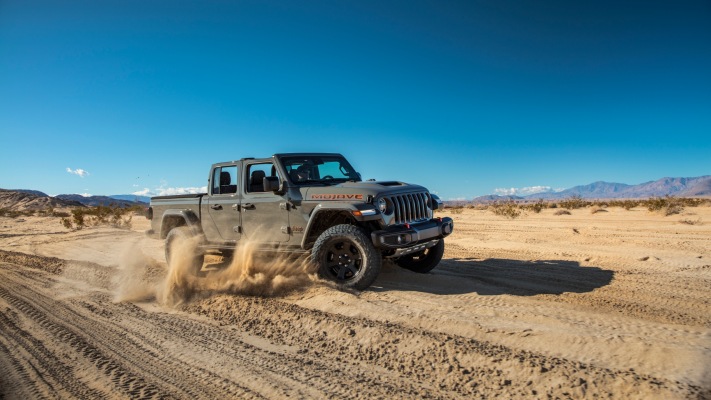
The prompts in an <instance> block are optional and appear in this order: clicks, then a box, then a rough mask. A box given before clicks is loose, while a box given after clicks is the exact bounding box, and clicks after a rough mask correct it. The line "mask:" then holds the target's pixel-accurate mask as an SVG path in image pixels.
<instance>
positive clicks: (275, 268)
mask: <svg viewBox="0 0 711 400" xmlns="http://www.w3.org/2000/svg"><path fill="white" fill-rule="evenodd" d="M261 243H264V241H262V240H256V239H254V238H252V239H250V240H241V241H240V242H239V244H238V245H237V247H236V248H235V250H234V256H233V257H232V258H231V259H223V261H222V262H221V263H210V262H209V261H210V260H211V259H219V258H218V257H216V256H207V257H206V261H208V262H207V263H206V264H204V265H203V269H202V271H200V272H199V273H198V274H197V275H195V274H194V272H192V271H191V258H192V256H193V255H194V254H195V253H196V251H198V246H199V244H200V243H199V238H177V239H176V241H175V243H174V249H173V254H172V256H171V260H170V262H169V263H168V266H167V269H164V268H161V267H160V266H159V264H158V263H157V262H156V261H155V260H153V259H151V258H150V257H148V256H146V255H145V254H144V253H143V252H142V251H141V250H140V248H137V246H133V248H131V249H129V250H127V251H125V252H124V253H123V254H122V255H121V257H120V260H119V268H118V273H117V274H116V277H115V279H114V284H115V290H114V293H115V297H114V299H115V301H117V302H123V301H127V302H131V301H148V300H151V299H155V300H156V301H157V302H158V303H160V304H162V305H165V306H171V307H174V306H178V305H180V304H183V303H185V302H187V301H189V300H190V299H192V298H194V297H199V298H205V297H209V296H212V295H214V294H224V293H228V294H240V295H248V296H262V297H272V296H279V295H283V294H286V293H289V292H292V291H294V290H297V289H302V288H306V287H308V286H310V285H312V284H314V283H316V282H318V281H319V279H318V277H317V274H316V271H315V268H314V267H313V265H312V264H311V263H310V262H309V260H308V257H306V256H302V257H298V258H297V257H294V256H293V255H292V254H290V253H286V252H285V253H279V252H278V251H274V252H263V251H260V250H259V246H260V245H261ZM277 250H278V249H277ZM156 269H160V270H162V273H160V272H159V276H157V277H156V276H150V275H151V274H150V271H151V270H156ZM154 275H155V274H154Z"/></svg>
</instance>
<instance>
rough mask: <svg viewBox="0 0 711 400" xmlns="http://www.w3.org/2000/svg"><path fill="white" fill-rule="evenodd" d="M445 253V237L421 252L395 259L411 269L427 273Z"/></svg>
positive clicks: (402, 265) (399, 263)
mask: <svg viewBox="0 0 711 400" xmlns="http://www.w3.org/2000/svg"><path fill="white" fill-rule="evenodd" d="M443 255H444V239H440V241H439V242H437V244H436V245H434V246H432V247H430V248H428V249H425V250H423V251H421V252H418V253H414V254H408V255H406V256H402V257H400V258H398V259H397V260H395V263H396V264H397V265H399V266H401V267H403V268H407V269H409V270H410V271H414V272H417V273H420V274H426V273H428V272H430V271H432V270H433V269H434V268H435V267H436V266H437V264H439V262H440V261H441V260H442V256H443Z"/></svg>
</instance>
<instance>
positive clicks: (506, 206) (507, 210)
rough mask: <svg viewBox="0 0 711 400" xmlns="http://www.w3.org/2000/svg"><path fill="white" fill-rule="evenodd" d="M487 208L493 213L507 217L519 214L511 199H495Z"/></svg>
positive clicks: (516, 216)
mask: <svg viewBox="0 0 711 400" xmlns="http://www.w3.org/2000/svg"><path fill="white" fill-rule="evenodd" d="M489 209H490V210H491V212H493V213H494V214H495V215H498V216H500V217H506V218H509V219H515V218H518V217H520V216H521V210H520V209H519V207H518V205H517V204H516V202H515V201H513V200H509V201H502V202H499V201H495V202H493V203H491V205H489Z"/></svg>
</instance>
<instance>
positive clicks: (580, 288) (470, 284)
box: [371, 258, 614, 296]
mask: <svg viewBox="0 0 711 400" xmlns="http://www.w3.org/2000/svg"><path fill="white" fill-rule="evenodd" d="M613 278H614V272H613V271H610V270H606V269H602V268H598V267H583V266H581V265H580V263H578V262H576V261H566V260H535V261H521V260H506V259H498V258H489V259H443V260H442V261H441V262H440V264H439V265H438V266H437V268H435V269H434V270H433V271H432V272H430V273H428V274H417V273H414V272H411V271H408V270H406V269H403V268H400V267H398V266H397V265H395V264H394V263H390V262H388V263H386V264H384V265H383V270H382V272H381V274H380V277H379V278H378V279H377V280H376V281H375V283H374V284H373V286H371V290H374V291H393V290H396V291H403V290H407V291H417V292H423V293H431V294H439V295H448V294H466V293H477V294H479V295H483V296H489V295H502V294H509V295H514V296H535V295H539V294H553V295H560V294H562V293H587V292H591V291H593V290H595V289H599V288H601V287H603V286H606V285H609V284H610V282H612V279H613Z"/></svg>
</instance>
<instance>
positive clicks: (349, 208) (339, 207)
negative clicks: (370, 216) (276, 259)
mask: <svg viewBox="0 0 711 400" xmlns="http://www.w3.org/2000/svg"><path fill="white" fill-rule="evenodd" d="M356 210H358V208H357V207H356V206H354V205H353V204H350V203H325V204H324V203H321V204H319V205H317V206H316V207H314V209H313V211H311V215H310V216H309V222H308V223H307V224H306V229H305V230H304V236H303V237H302V238H301V248H302V249H304V250H305V249H306V243H307V239H308V237H309V235H310V234H311V230H312V229H313V228H314V222H315V221H317V220H318V217H319V214H320V213H323V212H344V213H347V214H348V215H350V216H351V217H352V218H353V219H355V220H356V221H358V220H359V219H358V218H356V217H355V216H354V215H353V211H356Z"/></svg>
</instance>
